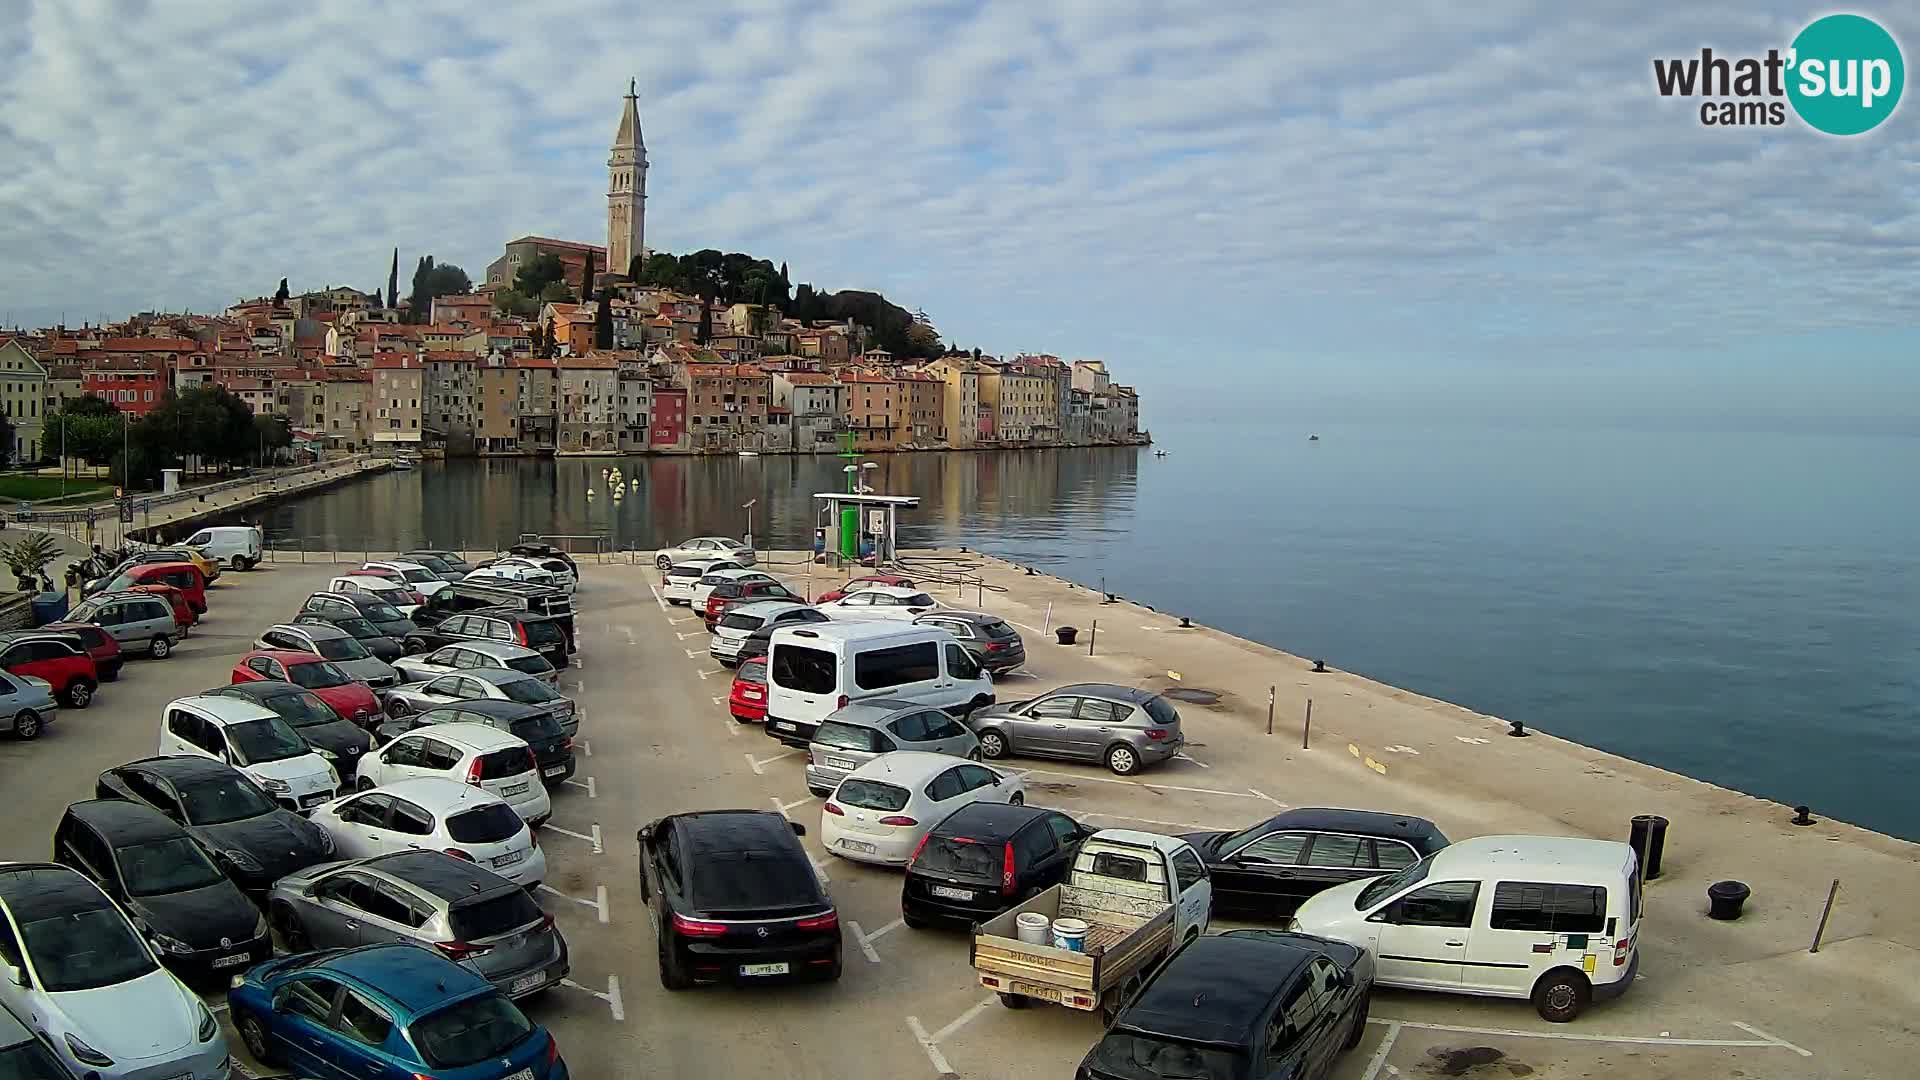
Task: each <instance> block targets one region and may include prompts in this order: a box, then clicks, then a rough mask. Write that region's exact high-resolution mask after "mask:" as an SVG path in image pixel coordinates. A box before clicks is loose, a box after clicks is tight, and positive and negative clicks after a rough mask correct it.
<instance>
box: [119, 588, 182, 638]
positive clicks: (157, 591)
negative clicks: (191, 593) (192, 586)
mask: <svg viewBox="0 0 1920 1080" xmlns="http://www.w3.org/2000/svg"><path fill="white" fill-rule="evenodd" d="M120 591H122V592H129V593H148V594H151V595H153V596H157V597H159V598H160V599H162V600H165V601H166V602H167V606H168V607H169V608H171V609H173V621H174V624H175V625H177V626H179V627H180V636H181V637H186V636H187V635H188V634H190V633H192V632H193V627H194V625H195V624H196V623H198V622H199V621H200V615H199V613H198V612H196V611H194V610H193V605H192V604H189V603H187V594H186V593H183V592H181V591H180V589H179V588H178V587H177V586H173V585H166V584H162V583H160V582H153V583H151V584H146V585H129V586H127V587H126V588H124V589H122V590H120Z"/></svg>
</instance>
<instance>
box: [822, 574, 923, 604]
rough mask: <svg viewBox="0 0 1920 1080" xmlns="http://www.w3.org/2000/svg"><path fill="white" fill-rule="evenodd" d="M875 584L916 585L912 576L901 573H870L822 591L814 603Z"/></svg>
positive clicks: (832, 599) (896, 586)
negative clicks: (904, 575) (835, 587)
mask: <svg viewBox="0 0 1920 1080" xmlns="http://www.w3.org/2000/svg"><path fill="white" fill-rule="evenodd" d="M875 585H891V586H893V587H895V588H900V589H911V588H913V587H914V581H913V579H912V578H909V577H902V576H901V575H899V574H868V575H867V576H865V577H857V578H854V579H853V580H851V581H849V582H847V583H846V584H845V585H842V586H840V587H839V588H837V589H829V590H828V591H826V592H823V593H821V594H820V595H819V596H818V597H816V598H815V599H814V603H816V604H820V603H830V602H832V601H835V600H838V599H840V598H841V597H843V596H845V595H847V594H848V593H851V592H859V591H860V590H861V589H866V588H871V587H872V586H875Z"/></svg>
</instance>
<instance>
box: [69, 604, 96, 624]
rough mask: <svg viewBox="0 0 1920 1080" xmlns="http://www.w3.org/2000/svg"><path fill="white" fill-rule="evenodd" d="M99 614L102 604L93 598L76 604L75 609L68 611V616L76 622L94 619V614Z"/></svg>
mask: <svg viewBox="0 0 1920 1080" xmlns="http://www.w3.org/2000/svg"><path fill="white" fill-rule="evenodd" d="M99 614H100V605H99V604H96V603H94V602H93V601H91V600H86V601H82V602H81V603H79V604H76V605H74V608H73V610H72V611H69V612H67V618H69V619H71V620H73V621H74V622H87V621H90V620H91V619H93V617H94V616H96V615H99Z"/></svg>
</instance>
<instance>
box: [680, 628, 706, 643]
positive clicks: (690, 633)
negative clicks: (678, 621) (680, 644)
mask: <svg viewBox="0 0 1920 1080" xmlns="http://www.w3.org/2000/svg"><path fill="white" fill-rule="evenodd" d="M673 636H674V637H677V638H679V639H680V640H681V641H685V640H687V639H688V638H690V637H705V636H708V635H707V633H706V631H704V630H689V631H688V632H686V633H684V634H682V633H680V632H679V631H677V630H676V631H674V635H673Z"/></svg>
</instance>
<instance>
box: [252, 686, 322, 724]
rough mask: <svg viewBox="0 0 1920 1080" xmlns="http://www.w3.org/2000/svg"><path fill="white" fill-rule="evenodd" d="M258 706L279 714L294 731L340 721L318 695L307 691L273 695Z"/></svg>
mask: <svg viewBox="0 0 1920 1080" xmlns="http://www.w3.org/2000/svg"><path fill="white" fill-rule="evenodd" d="M260 704H262V705H265V706H266V707H267V708H269V709H272V710H273V711H274V712H276V713H278V714H280V719H282V720H285V721H286V722H287V723H288V724H289V725H291V726H292V727H294V728H295V729H299V728H309V727H314V726H315V725H318V724H331V723H333V722H334V721H335V720H338V719H340V717H339V716H338V715H336V714H335V713H334V711H333V710H332V709H329V708H328V707H327V703H326V702H324V701H321V700H320V697H319V695H317V694H314V693H312V692H311V691H307V690H298V691H295V692H293V693H291V694H275V695H273V696H272V697H270V698H267V699H265V700H264V701H262V702H261V703H260Z"/></svg>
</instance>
